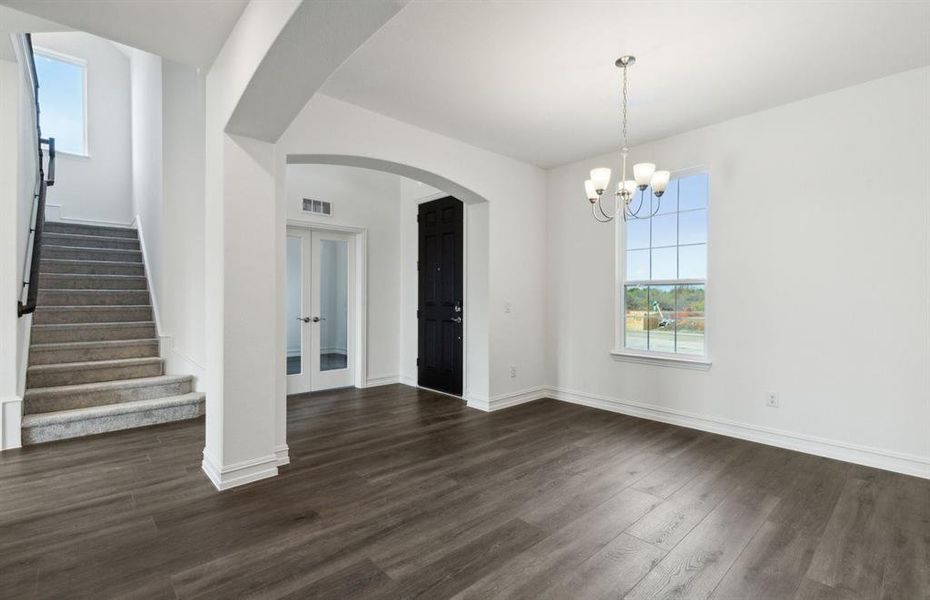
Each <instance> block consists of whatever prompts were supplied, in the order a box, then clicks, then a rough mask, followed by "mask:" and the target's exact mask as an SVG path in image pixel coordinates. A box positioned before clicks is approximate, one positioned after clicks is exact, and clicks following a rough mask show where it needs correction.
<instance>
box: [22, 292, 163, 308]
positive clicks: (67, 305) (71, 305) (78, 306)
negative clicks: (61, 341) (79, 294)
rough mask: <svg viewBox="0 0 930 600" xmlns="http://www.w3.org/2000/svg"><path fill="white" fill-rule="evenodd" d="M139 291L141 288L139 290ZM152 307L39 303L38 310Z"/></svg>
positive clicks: (145, 306) (142, 306) (144, 306)
mask: <svg viewBox="0 0 930 600" xmlns="http://www.w3.org/2000/svg"><path fill="white" fill-rule="evenodd" d="M137 291H139V290H137ZM131 308H152V305H151V304H39V305H38V306H36V310H42V309H45V310H62V309H64V310H123V309H131Z"/></svg>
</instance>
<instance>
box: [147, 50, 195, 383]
mask: <svg viewBox="0 0 930 600" xmlns="http://www.w3.org/2000/svg"><path fill="white" fill-rule="evenodd" d="M161 85H162V89H161V109H162V131H161V144H162V145H161V148H160V150H161V163H162V208H161V217H160V218H161V221H160V230H161V236H160V238H161V240H162V241H161V244H160V245H161V251H160V258H159V260H160V262H161V266H160V267H159V269H158V271H159V272H158V275H157V277H158V278H157V280H156V281H155V288H156V293H157V294H158V305H159V316H160V319H161V327H162V334H163V335H166V336H169V340H170V341H169V345H170V349H169V351H168V356H167V362H166V365H165V368H166V371H167V372H168V373H172V374H188V375H195V376H197V380H196V381H197V384H196V385H197V388H198V389H201V386H202V383H201V382H202V377H203V372H204V365H205V357H204V235H203V231H204V78H203V75H202V74H201V73H199V72H198V71H197V69H195V68H193V67H188V66H186V65H182V64H179V63H176V62H172V61H170V60H162V61H161ZM148 221H149V220H148V218H146V217H143V224H145V225H146V226H147V225H148ZM146 243H148V238H146Z"/></svg>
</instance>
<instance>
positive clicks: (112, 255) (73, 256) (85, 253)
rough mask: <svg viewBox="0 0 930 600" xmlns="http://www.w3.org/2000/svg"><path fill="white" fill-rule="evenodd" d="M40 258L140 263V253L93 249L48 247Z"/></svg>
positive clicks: (43, 250)
mask: <svg viewBox="0 0 930 600" xmlns="http://www.w3.org/2000/svg"><path fill="white" fill-rule="evenodd" d="M42 258H51V259H55V260H102V261H110V262H135V263H140V264H141V263H142V253H141V252H136V251H134V250H103V249H95V248H62V247H61V246H48V247H43V248H42Z"/></svg>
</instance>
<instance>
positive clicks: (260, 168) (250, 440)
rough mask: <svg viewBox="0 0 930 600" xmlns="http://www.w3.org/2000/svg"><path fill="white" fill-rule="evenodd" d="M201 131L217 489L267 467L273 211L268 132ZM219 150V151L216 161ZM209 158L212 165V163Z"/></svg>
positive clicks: (210, 470)
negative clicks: (206, 169)
mask: <svg viewBox="0 0 930 600" xmlns="http://www.w3.org/2000/svg"><path fill="white" fill-rule="evenodd" d="M209 133H210V132H209V131H208V140H207V144H208V148H207V155H208V164H210V163H213V164H217V163H219V164H218V166H219V167H221V169H222V173H217V172H215V171H214V172H211V173H208V184H207V186H208V192H207V204H206V215H205V230H206V231H205V244H206V264H205V271H206V294H205V297H206V305H205V314H206V323H205V329H206V331H205V333H206V361H207V375H206V377H205V379H206V381H205V382H204V383H205V391H206V397H207V399H206V402H207V406H206V411H207V414H206V420H207V430H206V447H205V448H204V459H203V470H204V472H206V474H207V475H208V476H209V477H210V480H211V481H212V482H213V484H214V485H215V486H216V487H217V488H218V489H221V490H222V489H228V488H231V487H235V486H237V485H242V484H245V483H249V482H251V481H256V480H258V479H263V478H265V477H272V476H274V475H276V474H277V472H278V466H277V465H278V459H277V457H276V456H275V446H276V441H275V423H276V417H275V399H276V396H275V392H276V387H275V386H276V382H275V374H276V368H275V367H276V362H277V360H278V359H277V356H276V353H277V351H278V348H277V347H276V344H275V340H276V339H277V338H276V333H277V331H276V327H277V315H278V307H277V304H276V302H277V290H276V280H275V273H276V269H275V266H276V243H277V242H276V232H275V226H276V218H277V210H276V208H275V204H276V199H275V187H274V170H273V157H274V147H273V146H272V145H271V144H268V143H266V142H259V141H256V140H252V139H249V138H243V137H238V136H229V135H226V134H220V135H219V136H217V138H218V139H219V140H221V146H222V147H221V148H216V147H215V146H216V145H217V144H216V141H212V143H211V139H210V136H209ZM217 150H220V151H221V153H222V160H221V161H216V160H215V158H216V154H214V153H215V152H216V151H217ZM214 168H215V167H214Z"/></svg>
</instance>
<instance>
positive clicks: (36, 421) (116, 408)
mask: <svg viewBox="0 0 930 600" xmlns="http://www.w3.org/2000/svg"><path fill="white" fill-rule="evenodd" d="M203 399H204V394H203V392H190V393H188V394H183V395H180V396H168V397H165V398H152V399H149V400H132V401H130V402H120V403H117V404H103V405H100V406H88V407H85V408H72V409H68V410H58V411H53V412H46V413H32V414H27V415H23V428H27V427H42V426H46V425H53V424H56V423H69V422H72V421H83V420H85V419H94V418H100V417H109V416H113V415H122V414H127V413H134V412H142V411H144V410H152V409H158V408H168V407H172V406H179V405H183V404H193V403H195V402H202V401H203Z"/></svg>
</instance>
